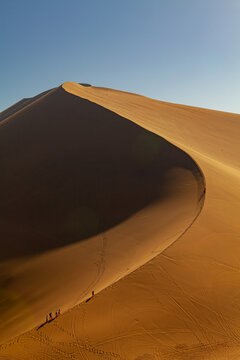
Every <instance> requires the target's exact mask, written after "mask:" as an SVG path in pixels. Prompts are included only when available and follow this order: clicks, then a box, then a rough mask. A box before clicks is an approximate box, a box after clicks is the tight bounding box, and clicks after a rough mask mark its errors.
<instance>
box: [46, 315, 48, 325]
mask: <svg viewBox="0 0 240 360" xmlns="http://www.w3.org/2000/svg"><path fill="white" fill-rule="evenodd" d="M47 322H48V315H46V323H47Z"/></svg>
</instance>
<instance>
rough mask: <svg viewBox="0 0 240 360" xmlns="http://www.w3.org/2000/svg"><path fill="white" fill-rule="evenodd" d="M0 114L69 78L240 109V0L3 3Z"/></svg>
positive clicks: (26, 0) (0, 0) (31, 0)
mask: <svg viewBox="0 0 240 360" xmlns="http://www.w3.org/2000/svg"><path fill="white" fill-rule="evenodd" d="M0 37H1V38H0V73H1V74H0V111H2V110H4V109H5V108H6V107H8V106H10V105H11V104H13V103H15V102H17V101H18V100H20V99H21V98H23V97H31V96H34V95H36V94H38V93H40V92H42V91H44V90H47V89H50V88H52V87H55V86H58V85H60V84H61V83H63V82H65V81H75V82H87V83H90V84H92V85H96V86H105V87H110V88H115V89H119V90H125V91H130V92H135V93H139V94H142V95H145V96H149V97H152V98H155V99H159V100H164V101H170V102H175V103H181V104H189V105H194V106H201V107H206V108H212V109H218V110H224V111H230V112H237V113H240V0H39V1H37V0H5V1H4V0H0Z"/></svg>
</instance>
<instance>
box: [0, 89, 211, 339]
mask: <svg viewBox="0 0 240 360" xmlns="http://www.w3.org/2000/svg"><path fill="white" fill-rule="evenodd" d="M78 87H79V88H80V89H81V88H83V87H82V86H80V85H78ZM84 88H85V89H89V88H90V87H89V88H88V87H84ZM36 100H37V101H35V102H34V101H32V102H31V104H28V106H26V107H25V108H24V107H23V108H22V109H21V110H20V111H18V109H16V112H15V114H11V116H9V117H8V118H6V119H5V120H4V121H3V122H2V123H1V125H0V154H1V158H0V164H1V173H2V175H1V179H0V189H1V190H0V198H1V210H2V211H1V217H0V233H1V238H2V239H3V241H2V242H1V249H0V250H1V251H0V261H1V263H0V275H1V277H0V286H1V291H0V320H1V321H0V339H1V342H3V341H5V340H7V339H8V338H11V337H13V336H14V335H18V334H19V333H22V332H24V331H26V330H28V329H31V328H32V327H33V326H36V325H39V324H40V323H41V322H42V321H43V320H44V317H45V314H46V313H48V312H50V311H54V310H55V309H56V308H59V307H61V309H62V310H67V309H69V308H71V307H73V306H74V305H76V304H78V303H79V302H81V301H83V300H84V299H86V298H87V297H88V296H89V294H90V292H91V290H93V289H94V290H95V292H96V293H97V292H99V291H100V290H102V289H104V288H105V287H107V286H108V285H110V284H112V283H114V282H116V281H117V280H119V279H121V278H122V277H123V276H125V275H126V274H128V273H130V272H132V271H133V270H135V269H136V268H138V267H139V266H141V265H142V264H144V263H145V262H146V261H148V260H149V259H151V258H153V257H154V256H156V255H157V254H159V253H160V252H162V251H163V250H164V249H166V248H167V247H168V246H169V245H171V244H172V243H173V242H174V241H175V240H176V239H178V238H179V237H180V236H181V235H182V234H183V233H184V232H185V231H186V230H187V229H188V228H189V227H190V226H191V225H192V223H193V221H194V220H195V219H196V217H197V216H198V215H199V213H200V211H201V208H202V206H203V201H204V191H205V183H204V177H203V174H202V173H201V171H200V169H199V167H198V166H197V165H196V163H195V162H194V161H193V160H192V159H191V157H189V156H188V155H187V154H186V153H184V152H183V151H182V150H180V149H179V148H177V147H175V146H174V145H172V144H170V143H169V142H167V141H166V140H165V139H163V138H161V137H160V136H158V135H156V134H153V133H152V132H149V131H147V130H145V129H143V128H142V127H140V126H138V125H136V124H134V123H133V122H131V121H129V120H128V119H126V118H125V117H122V116H120V115H118V114H116V113H114V112H112V111H110V110H109V109H106V108H104V107H102V106H99V105H98V104H95V103H93V102H90V101H88V100H86V99H83V98H81V97H78V96H75V95H74V94H70V93H69V92H68V91H65V90H64V89H63V88H62V87H60V88H57V89H55V90H52V91H51V92H49V93H46V94H45V95H44V96H42V97H37V99H36Z"/></svg>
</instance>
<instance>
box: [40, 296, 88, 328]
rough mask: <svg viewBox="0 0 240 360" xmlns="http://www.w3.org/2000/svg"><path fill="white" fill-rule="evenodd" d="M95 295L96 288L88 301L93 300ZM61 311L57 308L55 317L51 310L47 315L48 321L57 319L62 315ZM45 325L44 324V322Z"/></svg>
mask: <svg viewBox="0 0 240 360" xmlns="http://www.w3.org/2000/svg"><path fill="white" fill-rule="evenodd" d="M93 297H94V290H93V291H92V296H91V297H90V298H88V299H87V300H86V302H88V301H89V300H91V299H92V298H93ZM60 315H61V313H60V309H58V310H56V311H55V317H53V315H52V313H51V312H50V313H49V314H48V315H47V316H46V323H48V322H50V321H52V320H54V319H56V318H57V317H58V316H60ZM43 325H44V324H43Z"/></svg>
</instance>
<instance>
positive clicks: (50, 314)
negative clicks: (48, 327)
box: [49, 312, 52, 320]
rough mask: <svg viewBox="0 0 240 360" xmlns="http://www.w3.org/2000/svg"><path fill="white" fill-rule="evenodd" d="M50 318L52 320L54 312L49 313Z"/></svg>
mask: <svg viewBox="0 0 240 360" xmlns="http://www.w3.org/2000/svg"><path fill="white" fill-rule="evenodd" d="M49 320H52V313H51V312H50V313H49Z"/></svg>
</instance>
